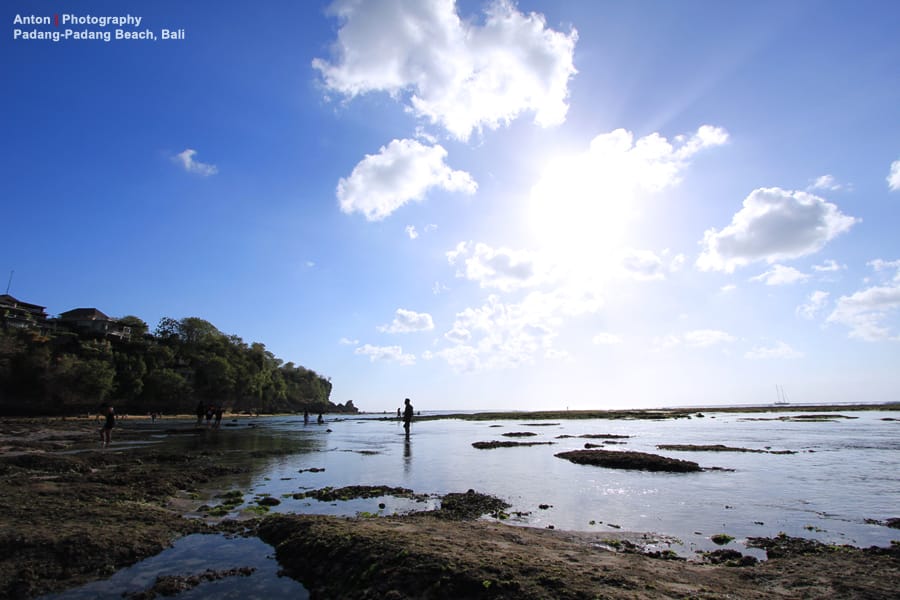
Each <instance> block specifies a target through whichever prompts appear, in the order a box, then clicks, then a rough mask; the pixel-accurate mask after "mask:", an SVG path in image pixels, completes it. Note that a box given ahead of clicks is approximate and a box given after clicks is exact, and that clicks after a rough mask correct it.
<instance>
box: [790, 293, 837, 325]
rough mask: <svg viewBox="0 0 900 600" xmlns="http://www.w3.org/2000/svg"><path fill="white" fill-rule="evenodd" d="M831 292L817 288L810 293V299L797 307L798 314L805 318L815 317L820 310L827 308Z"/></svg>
mask: <svg viewBox="0 0 900 600" xmlns="http://www.w3.org/2000/svg"><path fill="white" fill-rule="evenodd" d="M829 296H830V294H829V293H828V292H824V291H822V290H816V291H814V292H813V293H812V294H810V295H809V301H808V302H807V303H806V304H801V305H800V306H798V307H797V314H798V315H799V316H801V317H803V318H804V319H815V318H816V316H817V315H818V314H819V312H821V311H822V309H823V308H825V305H826V304H827V303H828V297H829Z"/></svg>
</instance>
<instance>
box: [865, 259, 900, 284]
mask: <svg viewBox="0 0 900 600" xmlns="http://www.w3.org/2000/svg"><path fill="white" fill-rule="evenodd" d="M866 264H867V265H868V266H870V267H872V268H873V269H874V270H875V271H876V272H881V271H890V270H892V269H893V270H895V271H897V273H896V274H895V275H894V279H895V280H896V279H898V278H900V260H882V259H880V258H876V259H875V260H870V261H869V262H867V263H866Z"/></svg>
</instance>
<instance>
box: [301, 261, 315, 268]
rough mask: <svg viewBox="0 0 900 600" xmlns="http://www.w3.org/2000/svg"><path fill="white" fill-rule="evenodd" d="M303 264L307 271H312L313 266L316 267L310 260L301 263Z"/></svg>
mask: <svg viewBox="0 0 900 600" xmlns="http://www.w3.org/2000/svg"><path fill="white" fill-rule="evenodd" d="M303 264H304V265H306V268H307V269H312V268H313V267H314V266H316V263H315V262H313V261H311V260H308V261H306V262H305V263H303Z"/></svg>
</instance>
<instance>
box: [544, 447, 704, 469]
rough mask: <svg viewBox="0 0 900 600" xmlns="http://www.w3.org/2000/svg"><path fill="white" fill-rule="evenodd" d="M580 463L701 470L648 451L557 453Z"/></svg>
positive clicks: (695, 465) (616, 466) (598, 465)
mask: <svg viewBox="0 0 900 600" xmlns="http://www.w3.org/2000/svg"><path fill="white" fill-rule="evenodd" d="M556 456H557V457H558V458H564V459H566V460H569V461H571V462H573V463H575V464H579V465H594V466H597V467H607V468H609V469H634V470H638V471H664V472H667V473H693V472H696V471H701V470H702V469H701V468H700V465H698V464H697V463H695V462H691V461H689V460H680V459H677V458H668V457H665V456H659V455H656V454H648V453H646V452H610V451H608V450H572V451H569V452H560V453H559V454H557V455H556Z"/></svg>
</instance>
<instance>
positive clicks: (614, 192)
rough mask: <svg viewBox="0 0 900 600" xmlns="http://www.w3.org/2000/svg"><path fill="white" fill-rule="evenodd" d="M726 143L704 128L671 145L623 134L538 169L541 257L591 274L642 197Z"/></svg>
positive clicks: (535, 223) (532, 212)
mask: <svg viewBox="0 0 900 600" xmlns="http://www.w3.org/2000/svg"><path fill="white" fill-rule="evenodd" d="M727 139H728V133H727V132H726V131H725V130H724V129H721V128H718V127H713V126H711V125H703V126H701V127H700V128H699V129H698V130H697V131H696V132H695V133H693V134H691V135H690V136H678V137H676V138H675V139H674V140H673V142H671V143H670V142H669V141H668V140H667V139H666V138H664V137H662V136H661V135H659V134H658V133H652V134H650V135H647V136H644V137H642V138H639V139H637V140H635V139H634V135H633V134H632V133H631V132H630V131H626V130H625V129H616V130H615V131H612V132H609V133H603V134H600V135H598V136H596V137H594V139H593V140H591V143H590V145H589V147H588V149H587V150H585V151H584V152H582V153H579V154H575V155H568V156H558V157H556V158H555V159H553V160H551V161H549V162H548V163H547V165H546V166H545V167H544V168H543V170H542V172H541V175H540V178H539V179H538V181H537V182H536V183H535V185H534V186H533V187H532V189H531V193H530V197H529V207H528V216H529V220H530V225H531V227H532V228H533V230H534V232H535V234H536V236H537V238H538V240H539V241H540V242H541V243H542V244H543V245H544V246H545V251H546V252H545V253H551V254H552V253H556V254H559V255H561V256H560V258H559V260H560V262H565V263H567V264H574V265H582V266H585V267H588V266H589V267H590V268H592V269H596V268H597V262H598V259H602V257H603V256H606V255H610V256H611V255H612V254H613V252H614V251H616V250H618V249H619V248H620V247H621V246H622V245H623V243H624V236H625V234H626V232H627V229H628V224H629V222H630V221H631V220H632V219H633V217H634V216H635V215H636V214H637V212H638V203H637V200H638V199H639V197H640V196H641V195H643V194H646V193H653V192H659V191H662V190H664V189H666V188H668V187H671V186H674V185H676V184H677V183H678V182H679V181H680V179H681V176H682V173H683V171H684V170H685V169H686V168H687V167H688V166H689V164H690V161H691V159H692V158H693V157H694V156H695V155H696V154H697V153H698V152H700V151H701V150H702V149H704V148H709V147H713V146H716V145H720V144H723V143H725V141H726V140H727ZM611 268H616V267H615V266H611Z"/></svg>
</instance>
